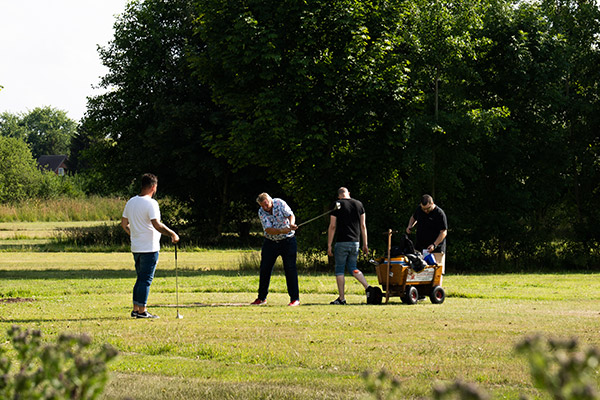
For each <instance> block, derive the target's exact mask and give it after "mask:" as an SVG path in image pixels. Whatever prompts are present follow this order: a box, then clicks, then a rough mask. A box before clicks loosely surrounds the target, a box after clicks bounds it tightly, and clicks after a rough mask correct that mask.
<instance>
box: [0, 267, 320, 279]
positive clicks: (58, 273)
mask: <svg viewBox="0 0 600 400" xmlns="http://www.w3.org/2000/svg"><path fill="white" fill-rule="evenodd" d="M177 274H178V276H179V277H180V278H185V277H191V278H193V277H210V276H215V277H237V276H240V277H244V276H251V277H257V276H258V275H259V273H258V271H240V270H218V269H215V270H210V271H203V270H200V269H194V270H192V269H179V270H178V272H177ZM273 275H274V276H276V275H284V272H283V270H275V271H273ZM311 275H312V276H317V275H319V274H311ZM323 275H327V274H323ZM132 277H135V270H134V269H133V265H132V266H131V269H73V270H60V269H35V270H31V269H27V270H18V269H11V270H6V269H5V270H0V281H1V280H30V279H41V280H57V279H129V278H132ZM155 278H175V269H162V268H157V269H156V273H155Z"/></svg>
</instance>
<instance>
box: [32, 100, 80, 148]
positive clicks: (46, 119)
mask: <svg viewBox="0 0 600 400" xmlns="http://www.w3.org/2000/svg"><path fill="white" fill-rule="evenodd" d="M22 124H23V125H24V126H25V129H26V130H27V132H28V134H27V143H29V145H30V146H31V152H32V154H33V156H34V157H35V158H38V157H39V156H41V155H44V154H65V155H67V156H68V155H69V147H70V144H71V139H72V138H73V136H74V135H75V132H76V129H77V122H75V121H73V120H72V119H70V118H69V117H68V116H67V113H66V112H65V111H62V110H58V109H56V108H52V107H37V108H34V109H33V110H32V111H30V112H29V113H27V114H25V115H23V118H22Z"/></svg>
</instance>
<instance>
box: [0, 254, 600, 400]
mask: <svg viewBox="0 0 600 400" xmlns="http://www.w3.org/2000/svg"><path fill="white" fill-rule="evenodd" d="M241 254H242V253H241V252H237V251H216V250H215V251H203V252H180V253H179V257H178V267H179V299H180V308H179V312H180V313H181V314H182V315H183V316H184V318H183V319H176V318H175V316H176V309H175V302H176V296H175V270H174V253H173V252H171V251H163V252H161V255H160V260H159V267H158V269H157V273H156V277H155V281H154V283H153V285H152V291H151V294H150V299H149V308H150V310H151V311H154V312H155V313H157V314H158V315H160V317H161V318H160V319H158V320H154V321H147V320H135V319H131V318H130V317H129V312H130V310H131V305H130V304H131V288H132V286H133V283H134V272H133V261H132V257H131V254H129V253H33V252H20V253H19V252H5V253H0V298H2V299H3V301H2V302H0V334H1V335H2V337H6V335H5V332H6V329H7V328H8V327H10V326H11V325H13V324H18V325H22V326H25V327H36V328H40V329H42V331H43V333H44V334H45V335H46V336H54V335H56V334H57V333H59V332H63V331H70V332H87V333H90V334H91V335H92V336H93V337H94V339H95V342H96V343H97V344H98V345H100V344H101V343H103V342H109V343H111V344H113V345H115V346H116V347H117V348H118V349H119V350H120V352H121V354H120V357H119V358H118V359H117V361H115V362H113V363H112V364H111V371H112V373H111V381H110V383H109V385H108V387H107V389H106V391H105V398H118V399H124V398H128V397H129V398H135V399H173V398H179V399H190V398H214V399H217V398H219V399H221V398H250V399H265V398H273V399H276V398H288V399H314V398H326V399H360V398H368V397H366V396H367V394H366V392H365V389H364V382H363V380H362V378H361V373H362V372H363V371H365V370H367V369H371V370H380V369H382V368H385V369H386V370H388V371H390V372H391V373H392V374H394V375H395V376H397V377H398V378H399V380H400V381H401V383H402V388H403V389H402V390H403V396H405V398H414V399H416V398H424V397H427V396H429V395H430V394H431V386H432V384H433V383H434V382H436V381H438V380H452V379H455V378H458V377H460V378H462V379H465V380H467V381H473V382H476V383H478V384H479V385H481V386H482V387H484V388H486V390H488V391H489V392H490V393H492V395H493V397H494V398H498V399H500V398H511V399H517V398H518V393H521V392H525V393H529V394H534V395H535V394H536V393H537V392H536V391H535V390H534V389H532V384H531V381H530V378H529V374H528V369H527V365H526V362H525V360H524V359H522V358H521V357H519V356H517V355H515V354H514V352H513V350H512V349H513V346H514V344H515V343H516V342H518V341H519V340H520V339H521V338H523V337H524V336H525V335H528V334H531V333H534V332H543V333H547V334H550V335H555V336H573V335H574V336H578V337H579V338H581V339H582V341H583V342H584V343H586V344H593V345H596V346H600V306H599V304H600V279H599V278H600V274H564V275H553V274H548V275H540V274H515V275H481V276H475V275H471V276H463V275H453V274H452V268H451V265H449V268H448V274H447V276H446V278H445V280H444V287H445V288H446V291H447V295H448V297H447V299H446V302H445V303H444V304H442V305H433V304H431V303H430V302H429V300H425V301H423V302H421V303H419V304H417V305H416V306H406V305H402V304H401V303H400V300H399V299H398V298H391V304H388V305H382V306H369V305H366V304H365V297H364V292H363V290H362V287H361V286H360V285H359V284H357V283H356V282H355V281H354V280H353V279H348V280H347V282H348V285H347V286H348V293H349V295H348V302H349V303H350V305H348V306H330V305H329V304H328V303H329V302H330V301H331V300H333V299H335V297H336V295H335V280H334V277H333V276H332V274H316V275H314V274H313V275H307V274H305V273H301V275H300V289H301V302H302V305H301V306H300V307H297V308H290V307H287V306H286V304H287V302H288V301H289V299H288V297H287V294H286V287H285V279H284V277H283V276H282V274H281V268H280V267H277V268H276V274H275V276H274V277H273V280H272V283H271V294H270V295H269V298H268V300H269V305H268V306H263V307H251V306H248V305H247V304H248V303H250V302H251V301H252V300H254V298H255V297H256V290H257V287H258V273H257V272H254V271H250V272H240V271H239V270H238V269H237V263H238V261H239V260H240V257H241ZM367 278H368V280H369V282H370V283H372V284H376V283H377V282H376V277H375V276H374V275H373V274H372V273H369V274H367ZM9 298H10V299H14V298H20V299H22V300H23V301H21V302H7V301H6V300H7V299H9ZM542 398H543V397H542Z"/></svg>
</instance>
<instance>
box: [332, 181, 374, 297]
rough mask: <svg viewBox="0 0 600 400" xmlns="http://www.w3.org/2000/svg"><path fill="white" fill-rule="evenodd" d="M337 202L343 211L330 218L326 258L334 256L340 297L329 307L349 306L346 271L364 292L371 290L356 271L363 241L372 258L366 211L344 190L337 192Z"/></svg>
mask: <svg viewBox="0 0 600 400" xmlns="http://www.w3.org/2000/svg"><path fill="white" fill-rule="evenodd" d="M338 198H339V200H338V202H339V203H340V208H339V209H336V210H334V211H332V212H331V216H330V217H329V218H330V219H329V229H328V231H327V254H328V255H329V256H330V257H333V256H334V254H335V279H336V282H337V287H338V291H339V293H340V296H339V297H338V298H337V299H336V300H334V301H332V302H331V303H330V304H346V300H345V295H344V288H345V284H346V282H345V276H344V271H345V270H346V268H347V269H348V271H349V272H350V273H351V274H352V275H353V276H354V277H355V278H356V279H357V280H358V281H359V282H360V283H361V284H362V285H363V286H364V288H365V290H367V289H368V287H369V284H368V283H367V280H366V279H365V276H364V275H363V273H362V272H360V270H359V269H358V268H357V267H356V261H357V259H358V249H359V243H360V238H361V237H362V251H363V253H365V254H369V246H368V243H367V224H366V215H365V209H364V207H363V205H362V203H361V202H360V201H358V200H355V199H352V198H350V192H349V191H348V189H346V188H345V187H341V188H339V189H338ZM334 236H335V237H336V242H335V252H334V251H333V248H332V245H333V238H334Z"/></svg>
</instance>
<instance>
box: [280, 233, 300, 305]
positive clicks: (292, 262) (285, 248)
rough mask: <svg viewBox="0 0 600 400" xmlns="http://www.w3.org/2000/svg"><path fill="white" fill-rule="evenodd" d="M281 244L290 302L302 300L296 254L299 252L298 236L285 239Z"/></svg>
mask: <svg viewBox="0 0 600 400" xmlns="http://www.w3.org/2000/svg"><path fill="white" fill-rule="evenodd" d="M280 244H281V246H282V247H281V259H282V261H283V270H284V271H285V283H286V285H287V289H288V294H289V295H290V302H292V301H295V300H300V289H299V287H298V269H297V267H296V256H297V254H298V244H297V242H296V237H295V236H292V237H291V238H289V239H287V240H285V241H283V242H281V243H280Z"/></svg>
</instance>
